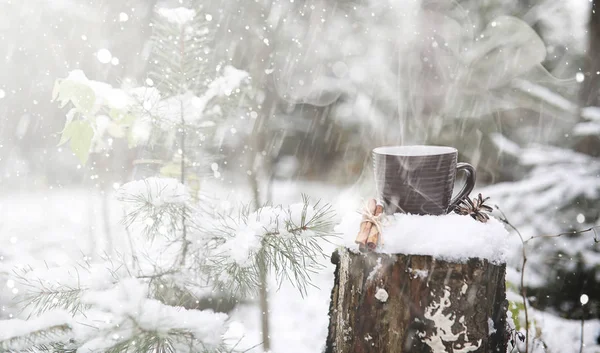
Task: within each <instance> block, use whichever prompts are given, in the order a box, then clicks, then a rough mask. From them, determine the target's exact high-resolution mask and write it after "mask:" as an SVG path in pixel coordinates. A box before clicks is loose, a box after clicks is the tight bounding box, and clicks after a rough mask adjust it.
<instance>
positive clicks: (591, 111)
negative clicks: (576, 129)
mask: <svg viewBox="0 0 600 353" xmlns="http://www.w3.org/2000/svg"><path fill="white" fill-rule="evenodd" d="M581 117H582V118H584V119H587V120H595V121H600V108H598V107H585V108H582V109H581Z"/></svg>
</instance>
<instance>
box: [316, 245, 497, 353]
mask: <svg viewBox="0 0 600 353" xmlns="http://www.w3.org/2000/svg"><path fill="white" fill-rule="evenodd" d="M332 262H333V263H334V264H335V265H336V270H335V283H334V286H333V289H332V292H331V305H330V311H329V316H330V321H329V335H328V337H327V345H326V349H325V352H326V353H351V352H352V353H367V352H370V353H375V352H377V353H407V352H415V353H417V352H418V353H426V352H436V353H438V352H486V353H487V352H506V346H507V341H508V335H507V333H506V328H505V326H506V309H507V301H506V292H505V273H506V266H505V265H496V264H493V263H490V262H489V261H487V260H481V259H471V260H469V261H467V262H465V263H454V262H447V261H441V260H436V259H434V258H432V257H431V256H417V255H404V254H396V255H387V254H378V253H367V254H358V253H353V252H350V251H347V250H345V249H344V250H338V251H336V252H335V253H334V255H333V256H332Z"/></svg>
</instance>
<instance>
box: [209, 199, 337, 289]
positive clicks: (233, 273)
mask: <svg viewBox="0 0 600 353" xmlns="http://www.w3.org/2000/svg"><path fill="white" fill-rule="evenodd" d="M263 213H266V214H263ZM267 215H269V216H271V217H273V218H271V219H269V222H267V221H266V220H265V216H267ZM332 218H333V213H332V210H331V207H330V206H329V205H321V204H320V203H319V202H317V203H315V204H314V205H310V200H309V199H308V197H305V196H303V203H302V204H298V205H293V206H291V207H290V208H289V209H287V210H285V209H283V208H282V207H277V208H272V207H263V208H261V209H259V210H258V211H257V212H254V213H248V211H247V209H245V210H243V211H242V212H241V214H240V216H238V218H237V219H232V218H224V219H223V221H222V222H221V224H220V225H219V226H218V227H217V230H216V233H215V245H214V251H213V254H212V256H211V257H210V259H209V263H208V264H207V265H206V267H207V271H208V273H211V274H212V275H211V276H212V278H213V279H214V280H215V281H216V282H217V283H220V284H221V286H223V287H224V288H230V289H233V290H235V291H239V292H241V293H242V295H247V294H250V293H254V292H255V291H256V288H258V285H259V284H260V278H259V273H260V263H261V261H260V259H263V260H264V262H265V266H266V268H267V269H273V271H274V273H275V275H276V278H277V281H278V283H279V285H280V286H281V284H282V283H283V281H289V282H290V283H291V284H292V285H294V286H295V287H296V288H297V289H298V290H299V291H300V293H301V294H302V295H305V294H306V291H307V286H310V285H312V284H311V283H310V276H311V275H312V274H314V273H316V272H317V271H318V270H320V269H321V268H322V265H321V264H320V262H319V261H318V259H319V258H320V257H326V254H324V253H323V249H322V248H321V245H320V242H322V241H329V240H328V238H329V237H331V236H332V234H331V229H332V226H333V222H332ZM257 221H258V223H260V224H262V226H261V227H262V229H257V234H254V235H253V236H256V237H258V238H259V244H260V245H259V248H258V249H256V250H252V249H250V250H249V253H248V256H249V259H248V261H244V262H242V263H240V262H239V261H234V260H232V259H231V251H235V252H237V251H238V249H236V247H237V246H242V244H239V245H238V244H236V242H237V241H238V239H236V237H237V236H238V233H237V232H238V231H240V230H241V231H242V232H245V231H247V229H246V226H248V225H252V224H255V223H253V222H257ZM255 226H256V224H255ZM240 241H242V242H244V241H245V239H240Z"/></svg>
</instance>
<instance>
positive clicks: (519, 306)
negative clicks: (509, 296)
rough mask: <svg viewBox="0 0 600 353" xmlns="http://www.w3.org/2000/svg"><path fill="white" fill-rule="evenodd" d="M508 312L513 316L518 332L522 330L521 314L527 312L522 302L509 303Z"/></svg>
mask: <svg viewBox="0 0 600 353" xmlns="http://www.w3.org/2000/svg"><path fill="white" fill-rule="evenodd" d="M508 310H509V311H510V313H511V314H512V319H513V321H514V322H515V328H516V329H517V331H518V330H520V329H521V320H519V312H521V311H525V306H524V305H523V303H521V302H513V301H509V302H508Z"/></svg>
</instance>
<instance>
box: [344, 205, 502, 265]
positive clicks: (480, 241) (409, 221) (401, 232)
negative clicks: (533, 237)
mask: <svg viewBox="0 0 600 353" xmlns="http://www.w3.org/2000/svg"><path fill="white" fill-rule="evenodd" d="M361 219H362V216H361V215H360V214H359V213H357V212H354V213H350V214H347V215H345V216H344V217H343V218H342V221H341V222H340V224H338V225H337V226H336V228H335V230H336V232H338V233H341V234H342V241H341V244H340V245H343V246H345V247H347V248H349V249H350V250H353V251H358V245H357V244H356V243H355V242H354V240H355V239H356V235H357V234H358V230H359V229H360V223H361ZM509 244H510V237H509V233H508V231H507V230H506V228H505V227H504V224H503V223H502V222H500V221H499V220H497V219H495V218H493V217H492V218H491V219H490V220H489V221H488V222H487V223H481V222H478V221H476V220H474V219H473V218H471V217H469V216H461V215H458V214H448V215H443V216H432V215H424V216H420V215H411V214H403V213H396V214H394V215H391V216H387V218H386V219H385V220H384V221H383V234H382V236H381V237H380V243H379V246H378V247H377V250H376V251H377V252H380V253H387V254H398V253H402V254H413V255H429V256H433V257H435V258H438V259H442V260H447V261H458V262H465V261H467V260H468V259H470V258H481V259H487V260H489V261H490V262H492V263H496V264H498V263H505V262H506V256H507V254H508V253H509Z"/></svg>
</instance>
